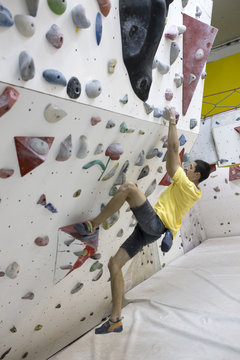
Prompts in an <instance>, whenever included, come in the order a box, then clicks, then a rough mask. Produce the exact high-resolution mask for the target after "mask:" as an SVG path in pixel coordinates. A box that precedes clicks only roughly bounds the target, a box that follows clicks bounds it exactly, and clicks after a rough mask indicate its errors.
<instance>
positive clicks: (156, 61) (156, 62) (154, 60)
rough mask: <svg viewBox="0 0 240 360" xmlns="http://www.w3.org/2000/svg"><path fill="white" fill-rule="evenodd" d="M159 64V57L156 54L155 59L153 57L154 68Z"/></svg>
mask: <svg viewBox="0 0 240 360" xmlns="http://www.w3.org/2000/svg"><path fill="white" fill-rule="evenodd" d="M157 64H158V59H157V57H156V55H155V56H154V59H153V63H152V69H153V70H154V69H156V67H157Z"/></svg>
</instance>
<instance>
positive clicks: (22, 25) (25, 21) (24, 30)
mask: <svg viewBox="0 0 240 360" xmlns="http://www.w3.org/2000/svg"><path fill="white" fill-rule="evenodd" d="M14 20H15V24H16V27H17V29H18V31H19V32H20V33H21V34H22V35H23V36H25V37H31V36H33V35H34V33H35V31H36V27H35V23H34V22H35V19H34V17H33V16H30V15H16V16H15V17H14Z"/></svg>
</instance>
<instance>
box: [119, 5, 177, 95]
mask: <svg viewBox="0 0 240 360" xmlns="http://www.w3.org/2000/svg"><path fill="white" fill-rule="evenodd" d="M172 2H173V0H141V1H139V0H131V1H129V0H120V1H119V11H120V24H121V35H122V51H123V60H124V63H125V65H126V68H127V71H128V74H129V78H130V81H131V84H132V87H133V90H134V92H135V93H136V95H137V96H138V97H139V98H140V99H141V100H142V101H146V100H147V98H148V94H149V91H150V87H151V84H152V64H153V59H154V56H155V53H156V51H157V48H158V45H159V42H160V40H161V37H162V33H163V30H164V27H165V20H166V16H167V13H168V7H169V4H170V3H172Z"/></svg>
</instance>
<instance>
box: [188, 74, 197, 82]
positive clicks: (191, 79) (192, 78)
mask: <svg viewBox="0 0 240 360" xmlns="http://www.w3.org/2000/svg"><path fill="white" fill-rule="evenodd" d="M195 80H196V75H194V74H189V81H188V85H190V84H191V83H192V82H193V81H195Z"/></svg>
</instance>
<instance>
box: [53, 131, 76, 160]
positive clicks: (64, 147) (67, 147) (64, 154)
mask: <svg viewBox="0 0 240 360" xmlns="http://www.w3.org/2000/svg"><path fill="white" fill-rule="evenodd" d="M71 155H72V136H71V134H70V135H68V137H67V138H66V139H65V140H64V141H63V142H62V143H61V144H60V150H59V153H58V155H57V157H56V160H57V161H66V160H68V159H69V158H70V156H71Z"/></svg>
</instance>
